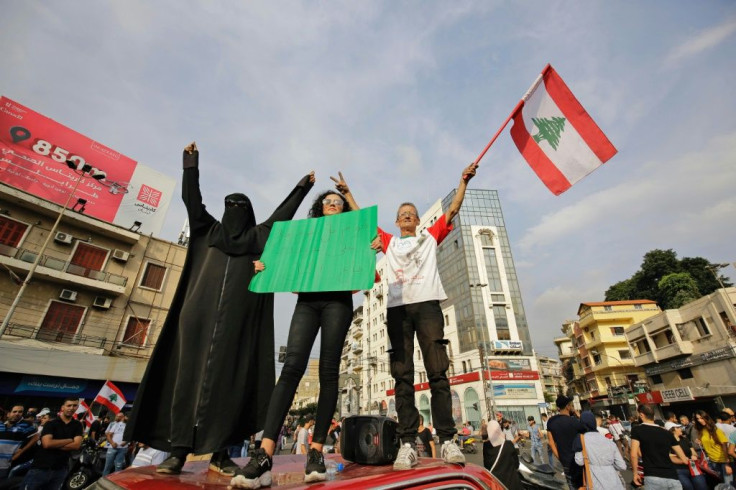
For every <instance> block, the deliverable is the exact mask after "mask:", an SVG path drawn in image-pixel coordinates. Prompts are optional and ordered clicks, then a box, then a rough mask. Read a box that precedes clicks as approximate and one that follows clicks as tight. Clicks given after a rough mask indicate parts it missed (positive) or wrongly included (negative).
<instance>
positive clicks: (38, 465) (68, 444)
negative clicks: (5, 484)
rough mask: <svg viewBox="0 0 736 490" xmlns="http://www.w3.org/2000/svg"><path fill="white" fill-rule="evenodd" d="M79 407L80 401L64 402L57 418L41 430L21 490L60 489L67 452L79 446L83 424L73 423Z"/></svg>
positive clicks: (67, 466) (67, 399)
mask: <svg viewBox="0 0 736 490" xmlns="http://www.w3.org/2000/svg"><path fill="white" fill-rule="evenodd" d="M78 406H79V398H76V397H67V398H65V399H64V404H63V405H62V406H61V414H60V415H59V418H57V419H54V420H51V421H49V422H47V423H46V424H45V425H44V426H43V432H41V447H40V448H39V450H38V451H37V452H36V455H35V457H34V458H33V464H32V465H31V469H30V471H29V472H28V473H27V474H26V477H25V479H24V480H23V484H22V485H21V488H23V489H24V490H36V489H42V488H48V489H54V490H56V489H58V488H61V485H62V484H63V483H64V479H65V478H66V475H67V473H68V471H69V455H70V451H76V450H77V449H79V447H80V446H81V444H82V433H83V428H82V424H81V423H80V422H79V421H78V420H75V419H74V413H75V412H76V411H77V407H78Z"/></svg>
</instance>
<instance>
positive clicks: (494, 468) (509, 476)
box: [483, 420, 523, 490]
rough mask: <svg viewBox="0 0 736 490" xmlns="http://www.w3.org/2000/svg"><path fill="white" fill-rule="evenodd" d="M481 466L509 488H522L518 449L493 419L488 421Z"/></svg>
mask: <svg viewBox="0 0 736 490" xmlns="http://www.w3.org/2000/svg"><path fill="white" fill-rule="evenodd" d="M483 466H484V467H485V468H486V469H487V470H488V471H490V472H491V474H492V475H493V476H495V477H496V478H497V479H498V480H499V481H500V482H501V483H503V484H504V485H506V488H508V489H509V490H522V489H523V486H522V485H521V478H519V451H518V450H517V449H516V448H515V447H514V444H513V443H512V442H511V441H508V440H506V436H505V435H504V433H503V430H502V429H501V426H500V425H499V424H498V422H496V421H495V420H491V421H490V422H488V440H487V441H485V442H484V443H483Z"/></svg>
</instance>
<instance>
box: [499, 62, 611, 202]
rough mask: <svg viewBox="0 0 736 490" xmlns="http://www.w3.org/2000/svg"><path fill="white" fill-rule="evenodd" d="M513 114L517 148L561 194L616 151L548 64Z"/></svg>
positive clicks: (553, 188) (512, 134)
mask: <svg viewBox="0 0 736 490" xmlns="http://www.w3.org/2000/svg"><path fill="white" fill-rule="evenodd" d="M512 116H513V119H514V126H513V127H512V128H511V137H512V138H513V140H514V143H516V147H517V148H518V149H519V151H520V152H521V155H522V156H523V157H524V159H525V160H526V161H527V163H528V164H529V166H531V167H532V169H533V170H534V172H536V174H537V175H538V176H539V178H540V179H542V182H544V184H545V185H546V186H547V188H549V190H551V191H552V192H553V193H554V194H556V195H559V194H561V193H563V192H565V191H566V190H567V189H569V188H570V186H572V185H573V184H574V183H576V182H577V181H579V180H580V179H582V178H583V177H585V176H586V175H588V174H589V173H590V172H592V171H593V170H595V169H596V168H598V167H600V166H601V165H603V164H604V163H605V162H607V161H608V160H609V159H610V158H611V157H612V156H613V155H615V154H616V151H617V150H616V148H615V147H614V146H613V144H612V143H611V142H610V141H609V140H608V138H606V135H605V134H603V131H601V129H600V128H599V127H598V125H597V124H596V123H595V121H593V119H592V118H591V117H590V116H589V115H588V113H587V112H586V111H585V109H584V108H583V106H582V105H580V102H578V100H577V99H576V98H575V96H574V95H573V94H572V92H571V91H570V89H569V88H567V85H565V82H563V81H562V78H560V76H559V75H558V74H557V72H556V71H555V70H554V68H552V66H551V65H547V66H546V67H545V68H544V70H543V71H542V73H541V75H540V76H539V78H537V80H536V82H535V83H534V85H533V86H532V88H531V89H529V92H527V94H526V95H525V96H524V97H523V98H522V100H521V102H519V105H518V106H517V108H516V109H515V111H514V113H512Z"/></svg>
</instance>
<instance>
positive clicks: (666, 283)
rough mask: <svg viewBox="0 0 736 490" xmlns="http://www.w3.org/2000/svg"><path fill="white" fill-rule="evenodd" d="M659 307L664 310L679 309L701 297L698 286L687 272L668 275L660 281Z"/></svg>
mask: <svg viewBox="0 0 736 490" xmlns="http://www.w3.org/2000/svg"><path fill="white" fill-rule="evenodd" d="M659 296H660V297H661V301H660V303H659V306H660V307H661V308H662V309H664V310H668V309H673V308H679V307H681V306H682V305H684V304H686V303H689V302H691V301H694V300H696V299H698V298H700V296H702V295H701V294H700V291H699V290H698V284H697V282H695V279H693V278H692V276H691V275H690V274H688V273H687V272H676V273H674V274H668V275H666V276H664V277H663V278H662V279H661V280H660V281H659Z"/></svg>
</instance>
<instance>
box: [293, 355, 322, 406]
mask: <svg viewBox="0 0 736 490" xmlns="http://www.w3.org/2000/svg"><path fill="white" fill-rule="evenodd" d="M318 399H319V359H310V360H309V363H308V364H307V370H306V371H305V372H304V376H302V379H301V381H299V386H297V389H296V394H295V395H294V401H293V402H292V403H291V408H292V409H295V408H304V407H305V406H307V405H309V404H310V403H317V400H318Z"/></svg>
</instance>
